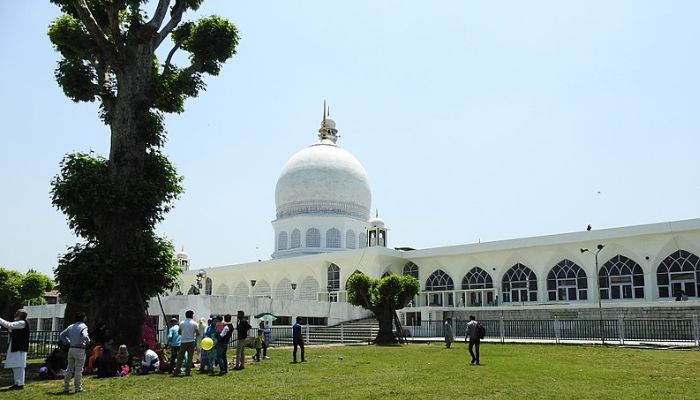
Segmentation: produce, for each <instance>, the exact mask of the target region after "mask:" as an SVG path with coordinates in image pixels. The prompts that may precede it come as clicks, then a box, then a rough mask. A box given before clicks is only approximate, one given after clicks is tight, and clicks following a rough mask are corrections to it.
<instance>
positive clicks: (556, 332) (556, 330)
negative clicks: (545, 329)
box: [552, 315, 561, 344]
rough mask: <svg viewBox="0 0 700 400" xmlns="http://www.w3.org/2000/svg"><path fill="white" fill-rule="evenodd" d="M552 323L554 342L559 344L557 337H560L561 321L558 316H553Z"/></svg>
mask: <svg viewBox="0 0 700 400" xmlns="http://www.w3.org/2000/svg"><path fill="white" fill-rule="evenodd" d="M552 323H553V324H554V343H556V344H559V338H560V331H561V322H560V321H559V317H557V316H556V315H555V316H554V321H552Z"/></svg>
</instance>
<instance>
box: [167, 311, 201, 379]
mask: <svg viewBox="0 0 700 400" xmlns="http://www.w3.org/2000/svg"><path fill="white" fill-rule="evenodd" d="M193 318H194V311H192V310H187V312H185V320H184V321H182V322H180V352H179V353H178V355H177V365H176V366H175V369H173V376H178V375H180V370H181V369H182V363H183V362H184V361H185V354H187V365H186V366H185V376H190V370H191V369H192V357H193V356H194V345H195V341H196V340H197V336H199V335H200V333H199V326H198V325H197V322H195V321H194V319H193Z"/></svg>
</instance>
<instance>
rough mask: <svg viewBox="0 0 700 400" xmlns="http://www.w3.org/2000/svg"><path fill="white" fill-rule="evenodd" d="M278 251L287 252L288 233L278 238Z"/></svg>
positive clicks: (281, 233)
mask: <svg viewBox="0 0 700 400" xmlns="http://www.w3.org/2000/svg"><path fill="white" fill-rule="evenodd" d="M277 250H287V232H280V234H279V235H278V236H277Z"/></svg>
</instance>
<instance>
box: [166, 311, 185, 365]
mask: <svg viewBox="0 0 700 400" xmlns="http://www.w3.org/2000/svg"><path fill="white" fill-rule="evenodd" d="M181 342H182V337H181V336H180V325H178V324H177V318H171V319H170V329H168V346H169V347H170V366H171V367H172V370H171V371H170V372H172V371H174V370H175V366H176V365H177V355H178V353H179V352H180V343H181Z"/></svg>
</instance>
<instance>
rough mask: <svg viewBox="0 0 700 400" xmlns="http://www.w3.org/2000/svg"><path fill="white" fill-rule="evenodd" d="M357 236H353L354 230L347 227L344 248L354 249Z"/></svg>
mask: <svg viewBox="0 0 700 400" xmlns="http://www.w3.org/2000/svg"><path fill="white" fill-rule="evenodd" d="M356 241H357V238H356V237H355V231H353V230H352V229H348V231H347V232H345V248H346V249H356V248H357V243H356Z"/></svg>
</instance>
